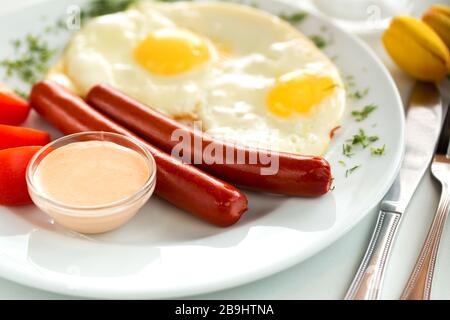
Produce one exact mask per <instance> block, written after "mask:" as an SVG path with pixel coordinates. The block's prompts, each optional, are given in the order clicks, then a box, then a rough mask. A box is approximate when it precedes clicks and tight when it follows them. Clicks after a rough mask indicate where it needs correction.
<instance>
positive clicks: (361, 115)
mask: <svg viewBox="0 0 450 320" xmlns="http://www.w3.org/2000/svg"><path fill="white" fill-rule="evenodd" d="M376 108H377V106H376V105H375V104H373V103H372V104H369V105H367V106H365V107H364V108H363V109H362V110H361V111H356V110H355V111H352V116H353V117H355V119H356V121H363V120H364V119H366V118H367V117H368V116H369V114H371V113H372V112H373V111H375V109H376Z"/></svg>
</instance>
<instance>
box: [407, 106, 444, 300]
mask: <svg viewBox="0 0 450 320" xmlns="http://www.w3.org/2000/svg"><path fill="white" fill-rule="evenodd" d="M449 140H450V112H447V115H446V117H445V121H444V126H443V128H442V131H441V135H440V137H439V142H438V146H437V149H436V153H435V156H434V158H433V161H432V163H431V173H432V174H433V176H434V177H435V178H436V179H437V180H438V181H439V182H440V183H441V185H442V191H441V198H440V200H439V205H438V208H437V210H436V214H435V216H434V219H433V222H432V224H431V227H430V230H429V231H428V235H427V238H426V239H425V243H424V245H423V247H422V250H421V252H420V255H419V257H418V259H417V262H416V264H415V266H414V269H413V271H412V273H411V276H410V278H409V280H408V283H407V285H406V287H405V290H404V291H403V294H402V296H401V299H402V300H429V299H430V297H431V287H432V282H433V275H434V268H435V264H436V258H437V254H438V249H439V243H440V240H441V235H442V231H443V230H444V226H445V221H446V219H447V216H448V211H449V207H450V189H449V184H450V152H449Z"/></svg>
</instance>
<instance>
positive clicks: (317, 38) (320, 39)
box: [309, 34, 328, 49]
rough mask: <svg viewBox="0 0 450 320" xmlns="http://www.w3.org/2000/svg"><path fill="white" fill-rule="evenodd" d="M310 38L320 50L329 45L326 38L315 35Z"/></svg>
mask: <svg viewBox="0 0 450 320" xmlns="http://www.w3.org/2000/svg"><path fill="white" fill-rule="evenodd" d="M309 38H310V39H311V41H312V42H314V44H315V45H316V47H317V48H319V49H323V48H325V47H326V46H327V45H328V43H327V41H326V40H325V38H324V37H322V36H320V35H317V34H315V35H312V36H309Z"/></svg>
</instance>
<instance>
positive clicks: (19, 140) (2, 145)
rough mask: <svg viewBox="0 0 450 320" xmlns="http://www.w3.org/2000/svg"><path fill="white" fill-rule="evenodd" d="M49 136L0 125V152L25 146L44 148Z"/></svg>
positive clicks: (38, 131)
mask: <svg viewBox="0 0 450 320" xmlns="http://www.w3.org/2000/svg"><path fill="white" fill-rule="evenodd" d="M49 142H50V135H49V134H48V133H47V132H45V131H40V130H36V129H31V128H22V127H14V126H7V125H4V124H0V150H3V149H8V148H16V147H25V146H45V145H46V144H47V143H49Z"/></svg>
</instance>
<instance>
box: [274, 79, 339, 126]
mask: <svg viewBox="0 0 450 320" xmlns="http://www.w3.org/2000/svg"><path fill="white" fill-rule="evenodd" d="M335 87H336V85H335V83H334V81H333V79H331V78H329V77H320V76H314V75H303V76H300V77H296V78H293V79H288V80H280V79H278V80H277V83H276V85H275V86H274V87H273V88H272V89H271V90H270V91H269V94H268V96H267V106H268V108H269V110H270V112H272V113H273V114H275V115H276V116H279V117H284V118H287V117H289V116H291V115H292V114H293V113H294V112H297V113H300V114H307V113H308V112H309V111H310V110H311V108H312V107H313V106H315V105H317V104H318V103H320V102H321V101H322V99H324V98H325V97H327V96H329V95H330V94H331V93H332V92H333V91H334V88H335Z"/></svg>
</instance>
